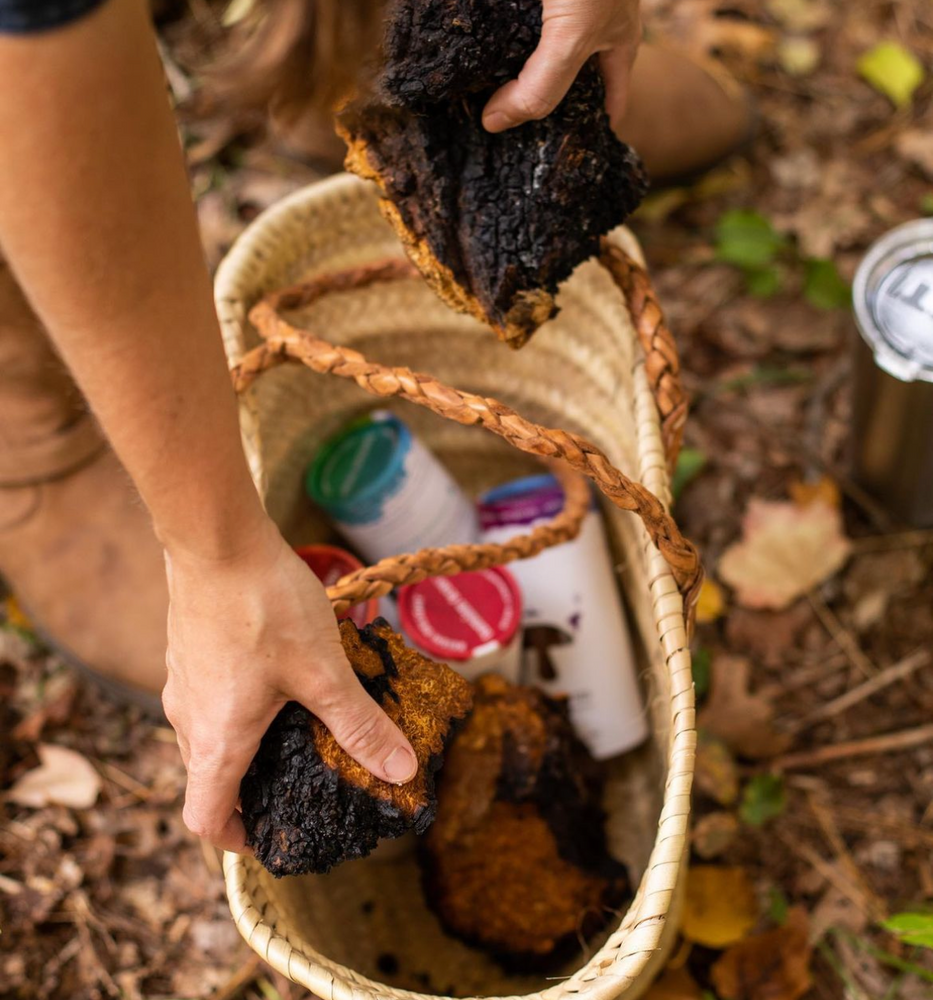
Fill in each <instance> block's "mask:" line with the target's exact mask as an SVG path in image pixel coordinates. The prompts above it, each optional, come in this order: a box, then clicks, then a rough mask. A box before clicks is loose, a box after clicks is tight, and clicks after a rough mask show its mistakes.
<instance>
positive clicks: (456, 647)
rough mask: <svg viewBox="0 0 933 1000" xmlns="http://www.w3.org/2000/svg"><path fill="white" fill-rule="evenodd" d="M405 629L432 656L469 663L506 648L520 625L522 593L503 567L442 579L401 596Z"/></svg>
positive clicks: (405, 590) (418, 585)
mask: <svg viewBox="0 0 933 1000" xmlns="http://www.w3.org/2000/svg"><path fill="white" fill-rule="evenodd" d="M398 610H399V617H400V618H401V623H402V628H403V629H404V631H405V632H406V633H407V634H408V636H409V637H410V638H411V640H412V642H414V643H415V644H416V645H418V646H420V647H421V648H422V649H424V650H426V651H427V652H428V653H430V654H431V655H433V656H436V657H438V658H442V659H446V660H469V659H472V658H473V657H474V656H482V655H483V654H484V653H486V652H491V651H492V650H494V649H499V648H501V647H502V646H507V645H508V644H509V642H511V640H512V638H513V637H514V635H515V632H516V631H517V629H518V626H519V623H520V621H521V614H522V602H521V593H520V591H519V589H518V584H517V583H516V582H515V578H514V577H513V576H512V574H511V573H509V571H508V570H505V569H502V568H501V567H495V568H493V569H486V570H481V571H480V572H477V573H459V574H458V575H457V576H438V577H432V578H431V579H429V580H423V581H422V582H421V583H416V584H413V585H412V586H410V587H403V588H402V589H401V590H400V591H399V596H398Z"/></svg>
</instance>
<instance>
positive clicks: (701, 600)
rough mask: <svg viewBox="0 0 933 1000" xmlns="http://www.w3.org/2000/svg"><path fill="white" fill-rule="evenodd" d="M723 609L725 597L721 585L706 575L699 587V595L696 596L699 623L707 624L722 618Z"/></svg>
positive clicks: (724, 607)
mask: <svg viewBox="0 0 933 1000" xmlns="http://www.w3.org/2000/svg"><path fill="white" fill-rule="evenodd" d="M725 610H726V599H725V597H724V596H723V593H722V587H720V586H719V584H718V583H716V581H715V580H711V579H710V578H709V577H707V578H706V579H705V580H704V581H703V584H702V586H701V587H700V596H699V597H698V598H697V609H696V615H697V621H698V622H699V624H701V625H708V624H710V623H711V622H715V621H718V620H719V619H720V618H722V616H723V612H724V611H725Z"/></svg>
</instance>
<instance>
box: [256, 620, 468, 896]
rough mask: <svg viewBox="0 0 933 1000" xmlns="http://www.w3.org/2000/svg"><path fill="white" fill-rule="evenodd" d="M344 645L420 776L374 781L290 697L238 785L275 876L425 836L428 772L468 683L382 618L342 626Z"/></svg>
mask: <svg viewBox="0 0 933 1000" xmlns="http://www.w3.org/2000/svg"><path fill="white" fill-rule="evenodd" d="M340 635H341V638H342V640H343V647H344V650H345V651H346V654H347V657H348V658H349V660H350V663H351V665H352V666H353V669H354V670H355V671H356V674H357V677H359V679H360V682H361V683H362V684H363V686H364V687H365V688H366V690H367V692H368V693H369V694H370V696H371V697H372V698H373V699H374V700H375V701H377V702H378V703H379V704H380V705H381V706H382V708H383V709H384V710H385V712H386V713H387V715H388V716H389V718H390V719H392V721H393V722H395V723H396V725H398V726H399V728H400V729H401V730H402V732H403V733H404V734H405V735H406V736H407V737H408V740H409V742H410V743H411V745H412V748H413V749H414V751H415V754H416V756H417V758H418V773H417V775H416V776H415V778H414V779H413V780H412V781H410V782H409V783H408V784H406V785H401V786H396V785H392V784H389V783H388V782H385V781H381V780H380V779H378V778H375V777H373V775H371V774H370V773H369V772H368V771H367V770H366V769H365V768H364V767H362V766H361V765H360V764H357V763H356V761H354V760H353V758H352V757H350V756H349V754H347V753H346V752H345V751H344V750H342V749H341V748H340V747H339V746H338V744H337V741H336V740H335V739H334V738H333V736H332V735H331V734H330V732H329V731H328V730H327V728H326V727H325V726H324V724H323V723H322V722H321V721H320V720H319V719H317V718H316V717H315V716H314V715H312V714H311V713H310V712H309V711H308V710H307V709H305V708H303V707H302V706H301V705H299V704H298V703H297V702H289V703H288V704H287V705H286V706H285V707H284V708H283V709H282V710H281V711H280V712H279V714H278V715H277V716H276V718H275V720H274V721H273V723H272V725H271V726H270V727H269V730H268V732H267V733H266V735H265V736H264V737H263V740H262V743H261V744H260V747H259V750H258V752H257V753H256V756H255V758H254V759H253V762H252V763H251V764H250V767H249V770H248V771H247V773H246V776H245V777H244V778H243V781H242V784H241V786H240V798H241V804H242V809H243V822H244V824H245V826H246V835H247V843H248V844H249V845H250V847H252V848H253V850H254V851H255V853H256V857H257V858H258V859H259V861H260V862H261V863H262V864H263V865H264V866H265V868H266V869H267V870H268V871H270V872H271V873H272V874H273V875H275V876H276V877H279V876H282V875H302V874H304V873H306V872H314V873H323V872H326V871H329V870H330V869H331V868H333V867H334V865H339V864H340V863H341V862H343V861H347V860H349V859H350V858H362V857H365V856H366V855H367V854H369V853H370V851H372V850H373V848H374V847H375V846H376V844H377V842H378V841H379V840H380V839H381V838H383V837H399V836H401V835H402V834H403V833H405V832H406V831H407V830H415V831H416V832H417V833H423V832H424V831H425V830H426V829H427V827H428V826H429V825H430V823H431V822H432V820H433V819H434V814H435V811H436V807H437V800H436V798H435V793H434V780H435V773H436V771H437V770H438V768H439V767H440V766H441V764H442V762H443V757H444V751H445V748H446V747H447V744H448V742H449V741H450V739H451V736H452V735H453V732H454V730H455V728H456V727H457V724H458V723H459V722H460V721H461V720H462V719H463V718H464V717H465V716H466V714H467V712H468V711H469V708H470V702H471V692H470V685H469V684H468V682H467V681H465V680H464V679H463V678H462V677H461V676H460V675H459V674H457V673H456V672H454V671H453V670H451V669H450V668H449V667H447V666H446V665H444V664H442V663H434V662H433V661H431V660H428V659H427V658H425V657H423V656H421V655H420V654H419V653H417V652H415V651H414V650H412V649H409V648H408V647H407V646H406V645H405V643H404V641H403V639H402V637H401V636H399V635H398V634H397V633H395V632H393V631H392V628H391V626H390V625H389V624H388V622H386V621H384V620H383V619H377V620H376V621H375V622H373V624H372V625H367V626H366V627H365V628H363V629H362V630H357V628H356V626H355V625H354V624H353V622H351V621H349V620H344V621H342V622H341V623H340Z"/></svg>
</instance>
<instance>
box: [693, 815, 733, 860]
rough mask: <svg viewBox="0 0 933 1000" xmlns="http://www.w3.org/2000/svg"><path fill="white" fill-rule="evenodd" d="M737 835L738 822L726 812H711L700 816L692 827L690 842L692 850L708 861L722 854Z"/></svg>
mask: <svg viewBox="0 0 933 1000" xmlns="http://www.w3.org/2000/svg"><path fill="white" fill-rule="evenodd" d="M738 834H739V821H738V820H737V819H736V818H735V816H733V815H732V813H727V812H713V813H707V814H706V815H705V816H701V817H700V818H699V819H698V820H697V821H696V823H695V824H694V826H693V833H692V834H691V835H690V842H691V843H692V844H693V849H694V851H696V853H697V854H698V855H699V856H700V857H701V858H703V860H704V861H709V860H710V859H711V858H716V857H719V856H720V855H722V854H724V853H725V852H726V851H727V850H728V849H729V848H730V847H731V846H732V844H733V842H734V841H735V838H736V837H737V836H738Z"/></svg>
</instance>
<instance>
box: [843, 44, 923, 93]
mask: <svg viewBox="0 0 933 1000" xmlns="http://www.w3.org/2000/svg"><path fill="white" fill-rule="evenodd" d="M857 68H858V71H859V75H860V76H861V77H862V78H863V79H864V80H866V81H867V82H868V83H870V84H871V85H872V86H873V87H874V88H875V90H877V91H879V92H880V93H882V94H884V96H885V97H887V98H889V99H890V100H891V102H892V103H893V104H894V106H895V107H897V108H906V107H907V105H908V104H910V101H911V98H912V97H913V96H914V91H915V90H916V89H917V88H918V87H919V86H920V84H921V83H923V80H924V77H925V76H926V74H925V72H924V69H923V63H921V62H920V60H919V59H918V58H917V57H916V56H915V55H914V54H913V52H911V51H910V50H909V49H905V48H904V46H903V45H900V44H899V43H898V42H879V43H878V45H876V46H875V47H874V48H873V49H869V50H868V52H866V53H864V55H862V56H861V58H860V59H859V61H858V63H857Z"/></svg>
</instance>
